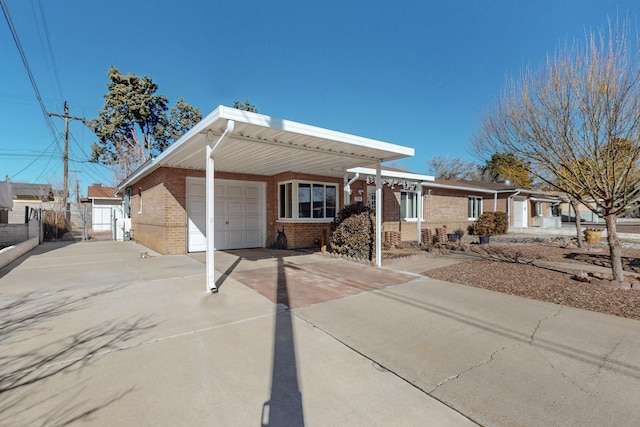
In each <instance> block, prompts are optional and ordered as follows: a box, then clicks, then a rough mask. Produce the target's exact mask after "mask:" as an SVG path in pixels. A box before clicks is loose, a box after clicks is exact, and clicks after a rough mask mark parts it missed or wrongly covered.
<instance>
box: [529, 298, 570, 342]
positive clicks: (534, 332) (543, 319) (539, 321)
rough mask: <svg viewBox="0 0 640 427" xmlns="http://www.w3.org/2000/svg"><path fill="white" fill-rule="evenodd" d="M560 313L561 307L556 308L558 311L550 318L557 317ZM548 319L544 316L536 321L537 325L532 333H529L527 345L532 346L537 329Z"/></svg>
mask: <svg viewBox="0 0 640 427" xmlns="http://www.w3.org/2000/svg"><path fill="white" fill-rule="evenodd" d="M561 312H562V307H560V308H558V311H557V312H556V313H555V314H554V315H553V316H552V317H558V316H559V315H560V313H561ZM548 319H549V316H545V317H544V318H542V319H540V320H538V324H537V325H536V327H535V328H534V329H533V332H531V336H530V337H529V344H533V342H534V341H535V336H536V333H537V332H538V329H540V326H541V325H542V322H544V321H545V320H548Z"/></svg>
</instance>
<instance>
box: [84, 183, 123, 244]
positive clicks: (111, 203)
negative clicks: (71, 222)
mask: <svg viewBox="0 0 640 427" xmlns="http://www.w3.org/2000/svg"><path fill="white" fill-rule="evenodd" d="M87 199H88V200H89V201H90V202H91V229H92V230H93V231H94V232H100V231H112V230H113V227H114V224H116V222H117V221H118V220H121V219H122V218H123V216H124V214H123V208H122V197H120V196H117V195H116V188H115V187H105V186H103V185H102V184H93V185H90V186H89V187H88V188H87Z"/></svg>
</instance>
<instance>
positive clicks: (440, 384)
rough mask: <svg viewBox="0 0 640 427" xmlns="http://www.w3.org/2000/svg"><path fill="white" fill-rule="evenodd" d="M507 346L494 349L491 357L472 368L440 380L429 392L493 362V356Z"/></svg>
mask: <svg viewBox="0 0 640 427" xmlns="http://www.w3.org/2000/svg"><path fill="white" fill-rule="evenodd" d="M506 348H507V347H506V346H505V347H502V348H501V349H499V350H496V351H494V352H493V353H491V355H490V356H489V358H488V359H487V360H484V361H482V362H480V363H478V364H477V365H474V366H472V367H470V368H468V369H465V370H464V371H462V372H458V373H457V374H455V375H451V376H450V377H449V378H447V379H445V380H444V381H441V382H439V383H438V384H436V386H435V387H434V388H433V389H432V390H430V391H429V394H434V393H435V392H436V390H438V388H439V387H440V386H442V385H444V384H447V383H448V382H449V381H452V380H455V379H458V378H460V376H462V375H464V374H466V373H467V372H471V371H473V370H474V369H477V368H480V367H481V366H484V365H487V364H489V363H491V362H492V361H493V358H494V357H495V356H496V354H498V353H500V352H502V351H504V349H506Z"/></svg>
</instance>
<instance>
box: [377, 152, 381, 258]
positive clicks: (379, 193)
mask: <svg viewBox="0 0 640 427" xmlns="http://www.w3.org/2000/svg"><path fill="white" fill-rule="evenodd" d="M376 265H377V266H378V267H382V162H381V161H378V163H377V164H376Z"/></svg>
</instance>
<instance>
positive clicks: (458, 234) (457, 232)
mask: <svg viewBox="0 0 640 427" xmlns="http://www.w3.org/2000/svg"><path fill="white" fill-rule="evenodd" d="M453 234H455V235H456V240H457V241H458V243H461V242H462V236H464V230H463V229H462V228H457V229H456V230H455V231H454V232H453Z"/></svg>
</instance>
